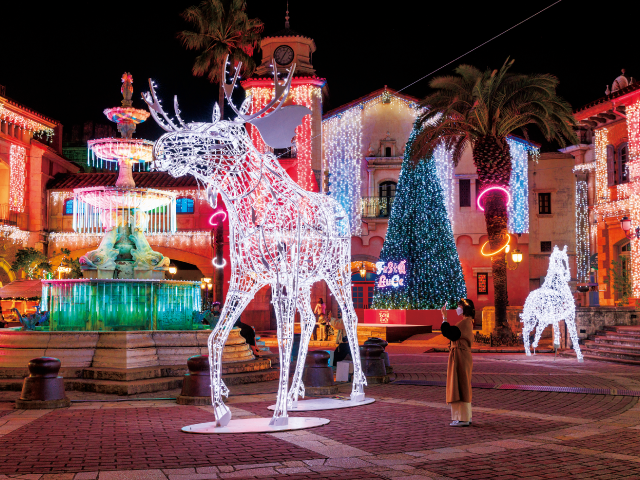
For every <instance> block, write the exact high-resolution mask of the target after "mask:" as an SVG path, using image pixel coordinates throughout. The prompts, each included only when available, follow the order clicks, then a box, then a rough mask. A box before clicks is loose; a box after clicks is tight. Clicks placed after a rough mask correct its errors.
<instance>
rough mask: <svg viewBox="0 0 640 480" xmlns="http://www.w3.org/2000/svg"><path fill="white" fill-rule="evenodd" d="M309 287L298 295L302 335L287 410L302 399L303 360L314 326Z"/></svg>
mask: <svg viewBox="0 0 640 480" xmlns="http://www.w3.org/2000/svg"><path fill="white" fill-rule="evenodd" d="M310 290H311V286H310V285H303V286H302V287H300V292H299V293H298V302H297V303H298V311H299V312H300V323H301V325H302V335H301V338H300V349H299V350H298V361H297V363H296V371H295V373H294V374H293V381H292V382H291V388H290V390H289V398H288V404H287V408H289V409H290V408H292V407H293V406H294V405H295V404H296V403H297V402H298V397H301V398H304V383H302V374H303V373H304V365H305V360H306V358H307V351H308V350H309V341H310V339H311V334H312V333H313V327H314V325H315V324H316V318H315V316H314V315H313V310H312V309H311V291H310Z"/></svg>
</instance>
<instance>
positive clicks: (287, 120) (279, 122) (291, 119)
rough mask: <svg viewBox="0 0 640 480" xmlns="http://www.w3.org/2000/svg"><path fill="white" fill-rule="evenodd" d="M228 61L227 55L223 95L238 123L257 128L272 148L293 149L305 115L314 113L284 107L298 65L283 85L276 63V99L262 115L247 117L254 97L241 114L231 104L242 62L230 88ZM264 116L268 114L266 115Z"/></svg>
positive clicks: (237, 68)
mask: <svg viewBox="0 0 640 480" xmlns="http://www.w3.org/2000/svg"><path fill="white" fill-rule="evenodd" d="M228 59H229V56H228V55H227V58H226V59H225V62H224V65H223V67H222V78H224V84H223V85H224V94H225V96H226V97H227V100H228V101H229V105H231V108H232V109H233V111H234V112H236V115H238V119H240V120H242V121H244V122H246V123H250V124H252V125H253V126H254V127H256V128H257V129H258V130H259V131H260V135H261V136H262V139H263V140H264V141H265V143H266V144H267V145H269V146H270V147H272V148H287V147H290V146H292V143H291V140H292V138H293V137H294V136H295V130H296V128H297V127H298V125H300V124H301V123H302V119H303V118H304V117H305V116H306V115H309V114H310V113H311V110H309V109H308V108H307V107H304V106H302V105H290V106H288V107H282V106H283V105H284V102H285V100H286V99H287V95H289V89H290V88H291V80H292V79H293V72H294V71H295V69H296V66H295V64H293V65H292V66H291V68H290V69H289V74H288V75H287V78H286V79H285V81H284V83H282V84H281V83H280V82H278V65H277V64H276V62H275V60H274V62H273V65H272V66H273V79H274V88H275V94H274V96H273V98H272V99H271V100H270V101H269V103H267V105H266V106H265V107H264V108H262V109H261V110H260V111H258V112H255V113H253V114H251V115H246V112H247V110H248V108H249V105H250V103H251V97H248V98H247V99H246V100H245V101H244V102H243V103H242V106H241V107H240V110H238V109H237V108H236V107H235V105H234V104H233V102H232V101H231V94H232V93H233V89H234V88H235V85H236V82H237V80H238V72H240V67H242V62H240V63H238V66H237V67H236V71H235V73H234V75H233V80H232V82H231V84H227V77H226V65H227V60H228ZM276 104H277V106H276V107H275V108H274V109H273V110H272V111H271V112H269V113H267V112H268V111H269V110H270V109H271V108H273V106H274V105H276ZM265 113H267V114H266V115H264V114H265ZM261 115H264V116H261Z"/></svg>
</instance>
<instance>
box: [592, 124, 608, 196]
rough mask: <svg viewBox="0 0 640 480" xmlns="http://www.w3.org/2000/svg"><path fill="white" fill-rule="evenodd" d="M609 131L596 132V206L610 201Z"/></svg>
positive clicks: (603, 129)
mask: <svg viewBox="0 0 640 480" xmlns="http://www.w3.org/2000/svg"><path fill="white" fill-rule="evenodd" d="M607 137H608V130H607V129H606V128H599V129H598V130H596V131H595V154H596V194H597V197H598V198H597V200H596V204H600V203H606V202H607V201H609V183H608V177H607V143H608V141H609V140H608V138H607Z"/></svg>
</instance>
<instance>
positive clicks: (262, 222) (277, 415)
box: [143, 64, 366, 427]
mask: <svg viewBox="0 0 640 480" xmlns="http://www.w3.org/2000/svg"><path fill="white" fill-rule="evenodd" d="M240 66H241V65H238V66H237V68H236V71H235V75H234V77H233V81H232V83H231V84H227V81H226V72H225V69H224V67H223V78H225V82H224V92H225V96H226V98H227V101H228V102H229V104H230V105H231V107H232V108H233V111H234V112H235V113H236V114H237V117H236V118H235V120H233V121H227V120H221V119H220V110H219V107H218V105H217V104H216V105H215V106H214V109H213V119H212V122H211V123H189V124H185V123H184V122H183V121H182V119H181V117H180V110H179V108H178V103H177V99H176V98H175V97H174V108H175V113H176V119H177V121H178V123H179V125H176V124H175V123H174V122H173V120H172V119H171V118H170V117H169V116H168V115H167V114H166V113H165V112H164V110H163V109H162V107H161V106H160V102H159V101H158V99H157V98H156V93H155V90H154V85H153V82H152V81H151V80H150V81H149V83H150V87H151V92H150V93H146V94H144V95H143V98H144V100H145V102H146V103H147V104H148V105H149V110H150V112H151V115H152V116H153V118H154V119H155V120H156V122H158V124H159V125H160V126H161V127H162V128H163V129H164V130H166V131H167V132H169V133H166V134H165V135H163V136H162V137H160V139H159V140H158V141H157V142H156V144H155V147H154V154H155V158H156V168H157V169H158V170H162V171H167V172H169V174H171V175H172V176H174V177H180V176H182V175H185V174H191V175H193V176H194V177H195V178H196V179H198V181H200V182H202V183H203V184H204V185H206V186H207V198H208V200H209V203H210V204H211V205H212V206H213V207H214V208H215V205H216V198H217V195H218V193H220V195H221V197H222V200H223V202H224V204H225V206H226V208H227V212H228V214H229V228H230V232H229V245H230V257H231V278H230V281H229V290H228V293H227V298H226V301H225V304H224V307H223V309H222V313H221V316H220V321H219V322H218V324H217V326H216V328H215V329H214V331H213V332H212V333H211V336H210V337H209V358H210V364H211V385H212V402H213V406H214V411H215V426H216V427H222V426H225V425H227V424H228V423H229V421H230V419H231V412H230V411H229V408H228V407H227V406H226V405H225V404H224V402H223V400H222V396H223V395H224V396H227V395H228V393H229V391H228V389H227V387H226V386H225V384H224V382H223V381H222V379H221V378H220V374H221V360H222V349H223V347H224V344H225V341H226V339H227V336H228V335H229V332H230V330H231V329H232V328H233V326H234V324H235V322H236V319H237V318H238V317H239V316H240V314H241V313H242V311H243V310H244V309H245V307H246V306H247V305H248V304H249V302H250V301H251V299H252V298H253V297H254V295H255V293H256V292H257V291H258V290H260V289H261V288H262V287H264V286H266V285H270V286H271V289H272V299H273V300H272V303H273V305H274V308H275V314H276V318H277V325H278V347H279V354H280V365H281V369H280V384H279V387H278V396H277V401H276V406H275V411H274V414H273V418H272V419H271V420H270V422H269V425H271V426H274V427H277V426H283V425H287V423H288V416H287V409H290V408H292V406H293V405H294V404H295V403H296V402H297V400H298V397H299V396H301V397H304V385H303V383H302V373H303V369H304V362H305V356H306V352H307V348H308V343H309V339H310V338H311V334H312V332H313V327H314V325H315V317H314V315H313V311H312V310H311V299H310V288H311V285H312V284H313V283H314V282H316V281H318V280H324V281H325V282H326V283H327V285H328V286H329V288H330V289H331V292H332V293H333V295H334V297H335V299H336V301H337V302H338V305H339V306H340V308H341V309H342V312H344V314H345V318H344V324H345V330H346V332H347V336H348V339H349V345H350V347H351V354H352V357H353V363H354V375H353V388H352V393H351V401H352V402H360V401H364V390H363V387H364V385H366V378H365V376H364V374H363V373H362V369H361V366H360V355H359V348H358V337H357V332H356V328H357V317H356V314H355V311H354V309H353V303H352V299H351V269H350V263H351V235H350V228H349V221H348V218H347V216H346V214H345V212H344V210H343V209H342V207H341V206H340V205H339V204H338V203H337V202H336V201H335V200H334V199H332V198H331V197H329V196H326V195H322V194H318V193H312V192H308V191H306V190H303V189H302V188H300V186H298V185H297V184H296V183H295V182H294V181H293V180H292V179H291V178H290V177H289V175H288V174H287V173H286V171H285V170H284V169H283V168H282V167H281V166H280V164H279V163H278V161H277V160H276V157H275V156H274V155H273V154H271V153H264V154H261V153H260V152H258V150H257V149H256V148H255V146H254V145H253V143H252V142H251V138H250V136H249V134H248V132H247V130H246V129H245V124H246V123H250V124H251V125H253V127H255V128H258V130H259V131H260V134H261V135H262V138H263V139H264V141H265V143H266V144H267V145H269V146H270V147H272V148H286V147H290V146H291V145H292V139H293V137H294V136H295V129H296V127H297V126H298V125H300V124H301V123H302V119H303V117H304V116H305V115H307V114H310V113H311V111H310V110H309V109H308V108H306V107H303V106H296V105H292V106H287V107H285V106H283V104H284V102H285V100H286V98H287V95H288V93H289V89H290V86H291V80H292V77H293V72H294V70H295V64H294V65H293V66H292V67H291V68H290V69H289V70H288V76H287V78H286V80H284V82H282V83H280V81H279V80H278V71H277V66H276V65H275V64H274V66H273V74H274V89H275V94H274V96H273V99H272V100H271V101H270V102H269V103H268V104H267V105H266V106H265V107H264V108H263V109H261V110H260V111H257V112H253V113H250V114H249V113H248V111H249V109H250V105H251V98H250V97H249V98H247V99H246V100H245V101H244V102H243V104H242V106H241V107H240V109H239V110H238V109H236V107H235V106H234V105H233V102H232V101H231V93H232V92H233V89H234V87H235V84H236V81H237V78H238V72H239V70H240ZM160 117H162V118H160ZM163 119H164V120H163ZM296 308H297V309H298V310H299V311H300V314H301V315H300V316H301V319H302V324H303V326H302V339H301V343H300V351H299V354H298V364H297V367H296V370H295V374H294V378H293V381H292V384H291V389H290V390H289V391H287V390H288V389H287V387H288V379H289V364H290V360H291V348H292V345H293V328H294V315H295V311H296Z"/></svg>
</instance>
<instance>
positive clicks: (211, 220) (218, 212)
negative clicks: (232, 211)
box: [209, 210, 227, 227]
mask: <svg viewBox="0 0 640 480" xmlns="http://www.w3.org/2000/svg"><path fill="white" fill-rule="evenodd" d="M220 214H222V215H224V218H223V219H222V221H223V222H224V221H225V220H226V219H227V212H225V211H224V210H218V211H217V212H215V213H214V214H213V215H211V218H210V219H209V225H211V226H212V227H215V226H216V225H218V224H217V223H213V219H214V218H216V217H217V216H218V215H220Z"/></svg>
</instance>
